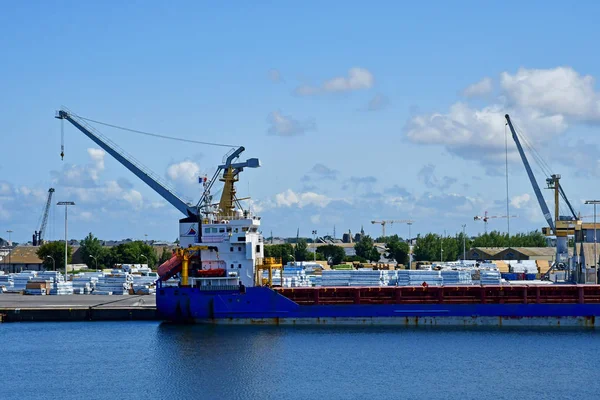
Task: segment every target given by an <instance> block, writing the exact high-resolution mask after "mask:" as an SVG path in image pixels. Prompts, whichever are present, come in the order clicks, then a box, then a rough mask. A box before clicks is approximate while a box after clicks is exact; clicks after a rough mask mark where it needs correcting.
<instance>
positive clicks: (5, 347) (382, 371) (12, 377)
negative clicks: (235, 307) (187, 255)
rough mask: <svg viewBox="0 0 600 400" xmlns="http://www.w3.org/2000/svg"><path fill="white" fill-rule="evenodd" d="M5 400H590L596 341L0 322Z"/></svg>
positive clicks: (585, 335)
mask: <svg viewBox="0 0 600 400" xmlns="http://www.w3.org/2000/svg"><path fill="white" fill-rule="evenodd" d="M0 360H1V361H2V367H3V368H2V378H0V398H2V399H29V398H46V399H58V398H61V399H86V398H92V399H138V398H139V399H151V398H153V399H177V398H181V399H192V398H193V399H279V400H281V399H309V398H318V399H372V398H380V399H395V398H402V399H417V398H418V399H421V398H427V399H484V398H493V399H495V400H497V399H511V400H513V399H515V398H520V399H523V398H528V399H552V398H555V399H566V398H570V399H575V398H579V399H593V398H598V396H599V393H600V378H599V377H600V374H599V373H598V368H599V367H600V332H596V331H590V330H564V329H562V330H524V329H518V330H507V329H470V330H464V329H456V330H453V329H438V328H430V329H427V328H418V329H407V328H392V329H388V328H385V329H382V328H341V327H335V328H332V327H315V328H294V327H285V328H277V327H204V326H175V325H166V324H159V323H148V322H131V323H104V322H102V323H101V322H98V323H93V322H85V323H23V324H18V323H14V324H0Z"/></svg>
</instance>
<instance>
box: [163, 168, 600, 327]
mask: <svg viewBox="0 0 600 400" xmlns="http://www.w3.org/2000/svg"><path fill="white" fill-rule="evenodd" d="M236 168H237V169H236ZM221 169H222V171H223V174H222V176H219V178H220V180H221V181H222V182H224V189H223V194H222V196H221V200H220V201H219V203H218V204H212V196H211V195H210V188H211V187H212V182H209V181H208V180H206V179H205V180H204V194H203V196H202V202H203V204H204V205H203V206H202V210H203V211H202V218H195V217H190V218H186V219H182V220H180V245H181V248H179V249H177V251H176V252H175V254H174V255H173V257H172V258H171V259H170V260H169V261H167V262H166V263H164V264H163V265H161V266H160V267H159V270H158V274H159V276H160V280H159V282H158V288H157V293H156V304H157V310H158V312H159V314H160V315H161V316H162V318H163V319H164V320H166V321H173V322H185V323H188V322H189V323H203V324H273V325H301V324H327V325H334V324H358V325H414V326H419V325H455V326H477V325H492V326H513V325H514V326H584V327H595V326H596V324H597V322H596V316H600V286H598V285H566V284H561V285H515V286H511V285H457V286H426V285H423V286H377V287H323V286H321V287H301V288H288V287H283V285H281V286H280V287H277V286H276V285H277V283H278V282H277V281H276V280H275V281H274V279H273V271H274V270H280V269H281V268H282V265H281V262H280V260H277V259H274V258H268V257H267V258H265V257H264V240H263V237H262V235H261V233H260V225H261V219H260V217H258V216H255V215H253V214H252V213H251V212H250V211H249V210H244V209H242V208H241V205H240V202H239V201H237V199H236V196H235V187H234V183H235V181H236V180H237V179H238V175H239V172H240V171H241V169H240V167H239V166H238V167H236V166H235V165H233V166H232V165H223V166H221ZM265 271H266V272H265ZM265 274H267V275H268V278H266V279H265V278H263V276H264V275H265ZM174 276H178V277H179V278H180V283H179V284H178V285H177V286H167V285H165V284H164V282H165V281H167V280H168V279H170V278H171V277H174Z"/></svg>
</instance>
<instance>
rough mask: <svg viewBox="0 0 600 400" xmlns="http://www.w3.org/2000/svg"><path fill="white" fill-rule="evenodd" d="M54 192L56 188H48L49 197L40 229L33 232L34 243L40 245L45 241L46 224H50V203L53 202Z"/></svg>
mask: <svg viewBox="0 0 600 400" xmlns="http://www.w3.org/2000/svg"><path fill="white" fill-rule="evenodd" d="M53 194H54V188H50V189H48V199H47V200H46V205H45V206H44V211H43V213H42V221H41V223H40V230H39V231H35V232H33V245H34V246H40V245H42V244H44V243H45V240H44V235H45V234H46V226H47V225H48V214H49V213H50V205H51V204H52V195H53Z"/></svg>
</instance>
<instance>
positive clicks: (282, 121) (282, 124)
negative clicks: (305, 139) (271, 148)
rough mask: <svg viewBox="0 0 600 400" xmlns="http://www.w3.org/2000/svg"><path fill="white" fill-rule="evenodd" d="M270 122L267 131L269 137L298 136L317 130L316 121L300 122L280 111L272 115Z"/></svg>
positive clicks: (269, 118)
mask: <svg viewBox="0 0 600 400" xmlns="http://www.w3.org/2000/svg"><path fill="white" fill-rule="evenodd" d="M268 122H269V124H270V125H271V126H270V127H269V129H268V131H267V132H268V134H269V135H276V136H298V135H302V134H304V133H305V132H308V131H312V130H315V129H316V124H315V123H314V121H299V120H296V119H294V118H292V117H291V116H289V115H283V114H282V113H281V112H279V111H273V112H272V113H270V114H269V117H268Z"/></svg>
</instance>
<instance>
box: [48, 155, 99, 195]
mask: <svg viewBox="0 0 600 400" xmlns="http://www.w3.org/2000/svg"><path fill="white" fill-rule="evenodd" d="M87 153H88V156H89V157H90V160H91V163H89V164H86V165H74V164H71V165H64V166H63V168H62V170H61V171H51V172H50V174H51V175H52V177H53V183H54V185H56V186H65V187H93V186H95V185H97V183H98V180H99V176H100V173H101V172H102V171H104V157H105V155H106V153H105V152H104V150H102V149H98V148H88V149H87Z"/></svg>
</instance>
